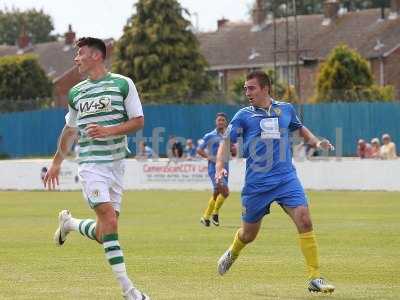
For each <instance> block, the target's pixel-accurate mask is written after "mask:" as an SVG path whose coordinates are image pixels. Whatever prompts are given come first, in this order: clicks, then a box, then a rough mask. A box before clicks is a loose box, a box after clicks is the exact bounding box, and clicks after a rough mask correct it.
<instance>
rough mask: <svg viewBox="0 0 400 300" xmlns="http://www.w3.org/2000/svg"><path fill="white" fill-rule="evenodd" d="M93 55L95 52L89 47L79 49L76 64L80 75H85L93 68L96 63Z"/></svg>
mask: <svg viewBox="0 0 400 300" xmlns="http://www.w3.org/2000/svg"><path fill="white" fill-rule="evenodd" d="M93 54H94V53H93V50H92V49H90V48H89V47H88V46H83V47H80V48H78V51H77V52H76V56H75V58H74V62H75V64H76V65H77V66H78V71H79V73H81V74H85V73H87V72H88V71H90V70H91V69H92V68H93V66H94V65H95V63H96V60H95V59H94V56H93Z"/></svg>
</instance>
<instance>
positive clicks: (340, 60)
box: [315, 45, 394, 102]
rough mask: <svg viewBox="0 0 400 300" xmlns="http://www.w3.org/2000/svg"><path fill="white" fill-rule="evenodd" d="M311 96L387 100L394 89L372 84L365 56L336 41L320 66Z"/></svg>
mask: <svg viewBox="0 0 400 300" xmlns="http://www.w3.org/2000/svg"><path fill="white" fill-rule="evenodd" d="M315 98H316V101H317V102H332V101H348V102H353V101H391V100H393V98H394V89H393V87H383V88H382V87H378V86H376V85H374V84H373V77H372V72H371V69H370V66H369V64H368V62H367V60H365V59H364V58H363V57H361V55H360V54H359V53H358V52H356V51H355V50H352V49H350V48H349V47H347V46H346V45H340V46H338V47H336V48H335V49H333V50H332V52H331V53H330V55H329V56H328V58H327V60H326V62H324V63H323V64H322V66H321V70H320V72H319V74H318V78H317V94H316V97H315Z"/></svg>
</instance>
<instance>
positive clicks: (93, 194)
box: [92, 190, 100, 198]
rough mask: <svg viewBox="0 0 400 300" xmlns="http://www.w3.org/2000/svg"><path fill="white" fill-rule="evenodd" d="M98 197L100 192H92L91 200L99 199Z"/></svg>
mask: <svg viewBox="0 0 400 300" xmlns="http://www.w3.org/2000/svg"><path fill="white" fill-rule="evenodd" d="M99 196H100V191H99V190H94V191H92V197H93V198H99Z"/></svg>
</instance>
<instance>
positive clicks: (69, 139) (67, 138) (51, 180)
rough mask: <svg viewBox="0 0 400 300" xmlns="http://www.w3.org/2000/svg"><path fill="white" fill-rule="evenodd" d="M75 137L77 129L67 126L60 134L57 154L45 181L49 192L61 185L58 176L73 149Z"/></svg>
mask: <svg viewBox="0 0 400 300" xmlns="http://www.w3.org/2000/svg"><path fill="white" fill-rule="evenodd" d="M75 137H76V128H74V127H69V126H67V125H65V126H64V128H63V130H62V132H61V134H60V138H59V143H58V147H57V152H56V154H55V155H54V158H53V161H52V163H51V166H50V168H49V170H48V171H47V172H46V175H45V176H44V179H43V183H44V187H45V188H46V187H47V188H48V189H49V190H52V189H55V187H56V185H58V184H59V181H58V176H59V174H60V169H61V164H62V162H63V160H64V158H65V157H66V156H67V153H68V152H69V150H70V149H71V146H72V143H73V141H74V139H75Z"/></svg>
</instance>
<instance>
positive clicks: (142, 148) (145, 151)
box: [136, 141, 155, 159]
mask: <svg viewBox="0 0 400 300" xmlns="http://www.w3.org/2000/svg"><path fill="white" fill-rule="evenodd" d="M154 156H155V155H154V151H153V149H151V148H150V147H149V146H147V145H146V143H145V142H144V141H141V142H140V143H139V151H138V153H137V155H136V159H147V158H153V157H154Z"/></svg>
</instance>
